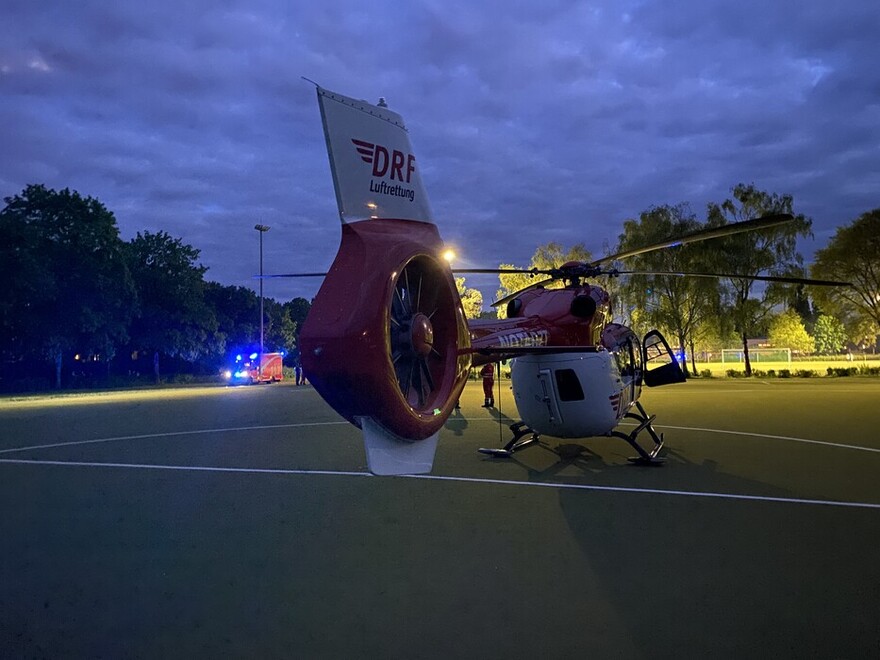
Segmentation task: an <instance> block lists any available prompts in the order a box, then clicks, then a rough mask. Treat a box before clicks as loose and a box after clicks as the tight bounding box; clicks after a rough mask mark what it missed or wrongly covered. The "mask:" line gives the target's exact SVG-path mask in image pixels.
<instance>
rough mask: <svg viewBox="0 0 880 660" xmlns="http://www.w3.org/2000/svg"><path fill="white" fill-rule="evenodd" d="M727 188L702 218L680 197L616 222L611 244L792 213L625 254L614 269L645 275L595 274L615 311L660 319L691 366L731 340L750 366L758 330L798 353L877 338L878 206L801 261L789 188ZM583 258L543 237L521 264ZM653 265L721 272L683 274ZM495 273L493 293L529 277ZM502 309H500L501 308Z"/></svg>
mask: <svg viewBox="0 0 880 660" xmlns="http://www.w3.org/2000/svg"><path fill="white" fill-rule="evenodd" d="M731 192H732V198H730V199H726V200H724V201H723V202H721V203H710V204H709V205H708V208H707V213H706V220H705V221H701V220H699V219H698V218H697V217H696V215H695V214H694V213H693V212H692V211H691V209H690V207H689V205H688V204H686V203H681V204H677V205H666V206H655V207H651V208H649V209H648V210H646V211H644V212H643V213H641V214H640V216H639V218H638V219H630V220H627V221H625V222H624V225H623V232H622V233H621V234H620V235H619V237H618V244H617V247H616V249H615V250H614V253H618V252H622V251H625V250H630V249H633V248H638V247H642V246H645V245H649V244H653V243H657V242H662V241H664V240H667V239H671V238H673V237H675V236H680V235H683V234H686V233H690V232H694V231H698V230H702V229H709V228H713V227H718V226H722V225H725V224H728V223H731V222H739V221H742V220H747V219H750V218H756V217H760V216H764V215H771V214H777V213H789V214H791V215H793V216H794V221H793V222H791V223H788V224H785V225H781V226H778V227H774V228H770V229H765V230H761V231H758V232H751V233H741V234H736V235H733V236H727V237H724V238H718V239H713V240H707V241H703V242H697V243H689V244H686V245H682V246H678V247H675V248H670V249H665V250H658V251H655V252H649V253H646V254H642V255H637V256H634V257H631V258H629V259H627V260H626V261H625V263H622V264H620V266H621V270H630V271H638V272H639V273H643V274H633V275H628V276H621V277H620V278H607V279H604V280H603V281H601V282H599V284H600V285H601V286H603V287H604V288H606V289H607V290H609V292H610V293H611V294H612V300H614V301H615V308H614V310H613V311H614V314H615V317H616V318H617V319H618V320H621V321H623V322H625V323H626V324H627V325H630V326H631V327H633V329H635V330H636V331H637V332H639V333H643V332H645V331H647V330H648V329H650V328H653V327H657V328H659V329H660V330H661V331H663V332H664V334H666V335H667V337H668V338H669V339H670V340H671V341H670V343H671V344H672V345H674V346H676V347H677V348H678V350H679V351H680V352H681V354H682V355H688V356H690V358H691V368H692V369H694V368H695V364H694V362H693V360H694V356H695V354H696V353H698V352H700V351H701V350H702V351H703V352H705V351H707V350H717V349H718V347H720V346H724V345H731V344H732V345H736V343H738V344H739V345H740V346H741V347H742V351H743V354H744V358H745V371H746V374H747V375H751V361H750V358H749V339H755V338H759V337H767V336H769V337H770V339H771V340H773V341H774V343H777V345H779V346H784V347H789V348H792V349H793V350H794V351H796V352H802V353H813V352H819V353H836V352H839V351H840V350H841V349H843V348H844V346H845V345H846V344H847V343H848V342H849V343H851V344H853V345H858V346H862V347H868V346H871V347H873V346H875V345H876V339H877V335H878V333H880V209H874V210H873V211H869V212H867V213H864V214H862V215H861V216H860V217H859V218H857V219H855V220H854V221H853V222H852V223H851V224H849V225H847V226H844V227H841V228H839V229H838V230H837V233H836V234H835V235H834V237H833V238H832V239H831V241H830V242H829V244H828V245H827V246H826V247H824V248H822V249H820V250H818V251H817V252H816V254H815V256H814V260H813V264H812V265H811V266H810V267H809V269H807V268H805V267H804V260H803V257H802V256H801V255H800V254H799V253H798V251H797V238H798V237H805V236H811V235H812V234H811V231H810V229H811V224H812V223H811V220H810V219H808V218H806V217H805V216H803V215H802V214H797V213H795V211H794V201H793V199H792V197H791V196H790V195H779V194H775V193H768V192H765V191H761V190H758V189H756V188H755V186H754V185H746V184H739V185H737V186H736V187H734V188H733V189H732V191H731ZM591 259H592V256H591V255H590V253H589V251H587V250H586V248H585V247H584V246H583V244H579V245H576V246H574V247H573V248H571V249H570V250H568V251H565V249H564V248H563V247H562V246H560V245H558V244H556V243H550V244H547V245H543V246H541V247H539V248H538V250H537V251H536V252H535V255H534V256H533V258H532V261H531V263H530V264H529V266H528V268H542V269H544V268H552V267H557V266H560V265H561V264H563V263H564V262H566V261H571V260H578V261H590V260H591ZM499 267H500V268H514V267H515V266H513V265H510V264H501V265H500V266H499ZM652 271H661V272H673V273H674V272H692V273H722V274H726V275H727V276H723V277H681V276H675V275H657V274H650V273H651V272H652ZM736 275H750V276H786V277H800V278H805V277H811V278H813V279H821V280H832V281H844V282H851V283H852V284H853V286H852V287H818V286H809V285H792V284H781V283H773V282H771V283H769V284H766V285H764V284H758V283H757V282H756V281H755V280H752V279H744V278H742V277H736ZM499 279H500V281H501V288H500V290H499V291H498V297H499V298H500V297H502V296H506V295H509V294H510V293H513V292H515V291H518V290H519V289H521V288H523V287H525V286H528V285H529V284H530V283H531V281H532V280H531V278H530V276H529V275H528V274H502V275H499ZM558 285H559V286H561V284H558ZM503 314H504V310H503V309H500V308H499V315H502V316H503ZM685 370H687V365H686V364H685Z"/></svg>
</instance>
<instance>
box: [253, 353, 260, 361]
mask: <svg viewBox="0 0 880 660" xmlns="http://www.w3.org/2000/svg"><path fill="white" fill-rule="evenodd" d="M257 355H259V354H258V353H251V360H256V359H257Z"/></svg>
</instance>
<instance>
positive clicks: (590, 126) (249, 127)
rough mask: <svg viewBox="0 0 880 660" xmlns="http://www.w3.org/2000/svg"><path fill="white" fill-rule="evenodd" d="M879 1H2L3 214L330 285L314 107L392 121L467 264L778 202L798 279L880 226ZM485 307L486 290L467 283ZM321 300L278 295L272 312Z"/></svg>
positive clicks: (279, 284) (485, 283)
mask: <svg viewBox="0 0 880 660" xmlns="http://www.w3.org/2000/svg"><path fill="white" fill-rule="evenodd" d="M878 35H880V6H878V4H877V2H876V0H852V1H850V0H840V1H838V2H836V3H828V2H824V1H823V2H818V1H816V0H801V1H788V0H775V1H773V2H768V1H767V0H760V1H756V0H736V1H726V0H724V1H720V2H712V1H711V0H665V1H661V0H657V1H650V0H645V1H631V0H608V1H598V2H587V1H568V0H540V1H539V2H515V1H511V0H488V1H485V2H480V1H478V0H470V1H460V0H425V1H420V0H413V1H410V2H400V1H394V2H390V1H387V0H373V2H369V3H366V2H363V1H362V0H358V1H352V2H336V1H335V0H325V1H324V2H320V3H318V2H305V1H302V0H300V1H298V2H297V1H290V0H215V1H202V2H198V1H191V2H181V1H179V0H178V1H176V2H169V1H168V0H151V1H150V2H143V1H140V2H127V1H119V0H117V1H115V2H106V1H104V0H76V1H75V2H72V1H70V0H65V1H63V2H60V1H57V0H42V1H41V2H34V1H33V0H4V2H3V20H2V21H0V153H2V158H0V197H9V196H12V195H15V194H17V193H19V192H21V191H22V190H23V189H24V187H25V186H27V185H28V184H31V183H42V184H45V185H46V186H48V187H50V188H55V189H57V190H60V189H62V188H70V189H73V190H77V191H78V192H80V193H81V194H83V195H89V196H92V197H95V198H97V199H99V200H100V201H101V202H103V203H104V204H105V206H107V208H109V209H110V210H111V211H112V212H113V213H114V214H115V216H116V219H117V222H118V225H119V228H120V233H121V236H122V238H123V239H125V240H129V239H131V238H133V237H134V236H135V235H136V234H137V233H138V232H143V231H151V232H157V231H166V232H168V233H169V234H170V235H171V236H173V237H175V238H181V239H182V240H183V241H184V242H185V243H188V244H190V245H192V246H193V247H195V248H197V249H199V250H200V251H201V254H200V260H201V263H202V264H203V265H205V266H207V267H208V268H209V270H208V272H207V274H206V278H207V279H210V280H213V281H216V282H220V283H221V284H224V285H239V286H247V287H250V288H254V289H256V288H258V281H257V280H255V279H254V275H255V274H257V273H258V272H259V236H258V233H257V232H256V231H255V230H254V225H255V224H256V223H261V224H264V225H268V226H270V227H271V229H270V231H269V232H267V233H266V234H265V235H264V243H263V262H264V272H265V273H267V274H268V273H286V272H315V271H318V272H323V271H326V270H327V269H328V267H329V266H330V264H331V262H332V260H333V257H334V256H335V254H336V250H337V248H338V245H339V236H340V228H339V216H338V212H337V209H336V199H335V196H334V192H333V184H332V179H331V176H330V169H329V164H328V159H327V154H326V149H325V145H324V136H323V131H322V128H321V120H320V114H319V110H318V105H317V101H316V97H315V88H314V86H313V85H312V84H311V83H309V82H306V81H305V80H303V77H305V78H308V79H310V80H313V81H316V82H317V83H319V84H320V85H321V86H323V87H325V88H328V89H330V90H333V91H336V92H340V93H342V94H345V95H348V96H352V97H355V98H362V99H366V100H368V101H370V102H373V103H375V102H377V101H378V99H379V98H380V97H384V98H385V99H386V100H387V103H388V106H389V107H390V108H391V109H392V110H394V111H396V112H398V113H400V114H401V115H403V117H404V119H405V121H406V124H407V127H408V129H409V132H410V138H411V141H412V144H413V146H414V149H415V152H416V154H417V159H418V162H419V164H420V167H421V173H422V178H423V181H424V183H425V187H426V189H427V192H428V195H429V197H430V201H431V206H432V209H433V212H434V216H435V219H436V222H437V225H438V227H439V230H440V233H441V235H442V237H443V238H444V240H446V241H447V242H448V243H450V244H451V245H454V246H455V248H456V250H457V253H458V255H459V258H458V261H457V262H456V264H455V265H457V266H459V267H462V268H466V267H489V268H491V267H495V266H497V265H499V264H500V263H512V264H516V265H520V266H527V264H528V261H529V259H530V257H531V255H532V254H533V253H534V251H535V248H536V247H538V246H539V245H541V244H545V243H547V242H550V241H556V242H558V243H561V244H562V245H563V246H565V247H571V246H573V245H574V244H576V243H584V244H585V245H586V247H587V248H588V249H589V250H591V251H592V253H593V254H594V256H600V255H602V254H603V253H605V251H606V250H607V249H609V248H613V247H614V246H615V245H616V243H617V237H618V235H619V233H620V231H621V228H622V224H623V222H624V220H626V219H630V218H637V217H638V216H639V214H640V213H641V212H643V211H645V210H646V209H648V208H650V207H651V206H655V205H662V204H678V203H681V202H687V203H689V204H690V205H691V208H692V210H693V211H694V213H695V214H696V215H697V217H698V218H700V219H705V215H706V205H707V203H709V202H716V203H721V202H723V201H724V200H725V199H727V198H729V197H731V189H732V188H733V187H734V186H735V185H736V184H738V183H754V184H755V185H756V187H758V188H759V189H761V190H765V191H767V192H771V193H778V194H790V195H792V196H793V198H794V210H795V212H796V213H803V214H805V215H806V216H807V217H809V218H811V219H812V221H813V233H814V238H813V239H811V240H804V241H802V242H801V243H800V249H801V252H802V253H803V255H804V257H805V259H806V261H807V262H809V261H810V260H811V258H812V255H813V254H814V253H815V251H816V250H817V249H819V248H821V247H823V246H824V245H825V244H826V243H827V241H828V240H829V238H830V237H831V236H833V234H834V231H835V229H836V228H837V227H839V226H842V225H845V224H848V223H850V222H852V221H853V220H855V219H856V218H857V217H858V216H859V215H860V214H862V213H864V212H866V211H869V210H871V209H874V208H877V207H880V67H878V66H877V53H878V50H877V43H878V42H877V39H878ZM468 285H469V286H474V287H476V288H479V289H480V290H481V291H482V292H483V296H484V299H486V302H488V299H491V298H492V296H493V294H494V292H495V290H496V289H497V287H498V281H497V278H494V277H492V276H483V277H478V276H469V277H468ZM319 286H320V280H319V279H310V280H301V279H296V280H294V279H284V280H281V279H275V280H265V285H264V293H265V295H266V296H269V297H273V298H275V299H277V300H279V301H285V300H289V299H291V298H293V297H296V296H303V297H306V298H311V297H313V296H314V295H315V293H316V292H317V289H318V287H319Z"/></svg>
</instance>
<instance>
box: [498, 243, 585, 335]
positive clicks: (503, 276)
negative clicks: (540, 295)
mask: <svg viewBox="0 0 880 660" xmlns="http://www.w3.org/2000/svg"><path fill="white" fill-rule="evenodd" d="M591 260H592V257H591V256H590V252H589V251H588V250H587V249H586V247H584V244H583V243H578V244H577V245H575V246H574V247H572V248H571V249H570V250H568V251H567V252H565V251H564V248H563V247H562V246H561V245H560V244H559V243H553V242H551V243H547V244H546V245H539V246H538V248H537V249H536V250H535V254H534V255H532V259H531V261H530V262H529V266H528V268H527V269H526V270H528V269H531V268H538V269H542V270H543V269H547V268H558V267H559V266H561V265H562V264H564V263H566V262H568V261H591ZM498 268H500V269H506V268H516V266H513V265H510V264H500V265H499V266H498ZM498 279H499V280H500V282H501V288H500V289H499V290H498V294H497V295H498V298H499V299H500V298H503V297H504V296H509V295H510V294H512V293H515V292H517V291H519V290H520V289H524V288H526V287H528V286H530V285H532V284H534V283H536V282H540V281H541V280H542V279H546V278H544V276H542V275H536V276H532V275H531V274H529V273H500V274H499V275H498ZM562 286H563V284H562V282H550V283H548V284H547V285H546V288H548V289H558V288H561V287H562ZM498 318H500V319H503V318H507V308H506V307H505V306H504V305H499V306H498Z"/></svg>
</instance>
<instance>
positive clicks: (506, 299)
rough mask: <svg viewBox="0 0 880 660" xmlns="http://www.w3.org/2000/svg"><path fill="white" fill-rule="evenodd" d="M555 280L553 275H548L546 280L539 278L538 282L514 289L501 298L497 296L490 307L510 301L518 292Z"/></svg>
mask: <svg viewBox="0 0 880 660" xmlns="http://www.w3.org/2000/svg"><path fill="white" fill-rule="evenodd" d="M555 281H556V278H555V277H549V278H547V279H546V280H541V281H540V282H535V283H534V284H529V285H528V286H526V287H523V288H522V289H520V290H519V291H514V292H513V293H511V294H508V295H506V296H504V297H503V298H499V299H498V300H496V301H495V302H493V303H492V307H498V306H499V305H504V304H507V303H508V302H510V301H511V300H513V299H514V298H516V297H517V296H519V295H520V294H522V293H525V292H526V291H531V290H532V289H537V288H538V287H541V286H544V285H545V284H550V282H555Z"/></svg>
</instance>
